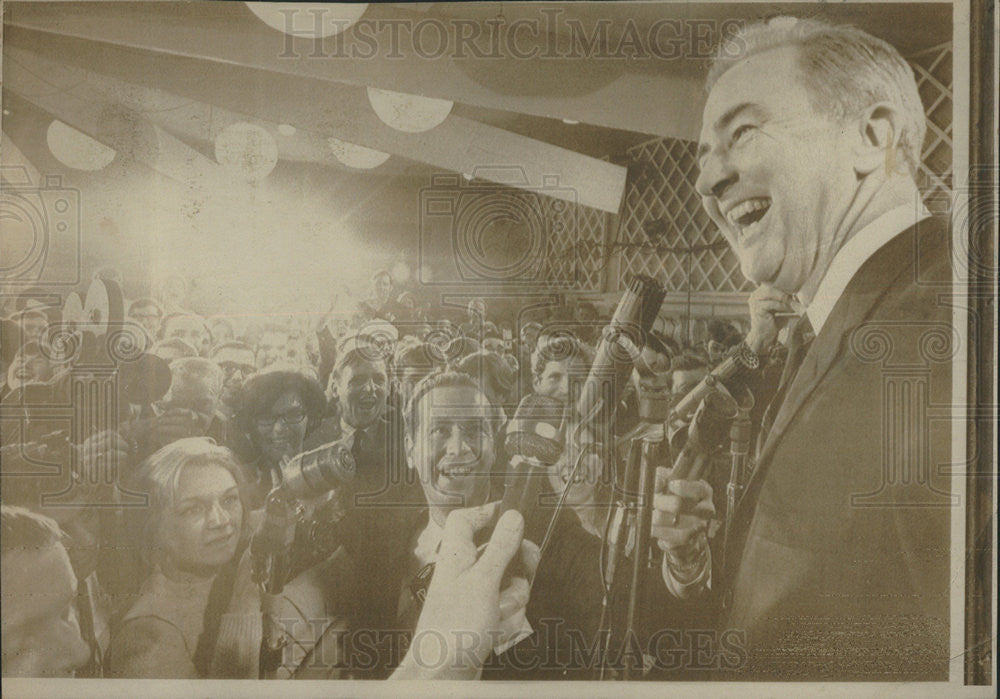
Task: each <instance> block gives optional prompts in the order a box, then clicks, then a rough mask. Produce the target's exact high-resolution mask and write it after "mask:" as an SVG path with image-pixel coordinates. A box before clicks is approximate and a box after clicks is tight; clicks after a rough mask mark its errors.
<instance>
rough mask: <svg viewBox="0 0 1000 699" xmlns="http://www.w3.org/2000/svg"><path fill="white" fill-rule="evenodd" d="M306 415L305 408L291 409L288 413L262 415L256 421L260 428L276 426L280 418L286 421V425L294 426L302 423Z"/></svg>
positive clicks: (265, 428)
mask: <svg viewBox="0 0 1000 699" xmlns="http://www.w3.org/2000/svg"><path fill="white" fill-rule="evenodd" d="M306 417H307V415H306V412H305V411H304V410H289V411H288V412H287V413H282V414H281V415H262V416H261V417H258V418H257V419H256V420H255V421H254V422H256V424H257V428H258V429H261V430H270V429H273V428H274V426H275V425H276V424H277V422H278V420H281V421H282V422H283V423H285V426H286V427H294V426H295V425H300V424H302V421H303V420H305V419H306Z"/></svg>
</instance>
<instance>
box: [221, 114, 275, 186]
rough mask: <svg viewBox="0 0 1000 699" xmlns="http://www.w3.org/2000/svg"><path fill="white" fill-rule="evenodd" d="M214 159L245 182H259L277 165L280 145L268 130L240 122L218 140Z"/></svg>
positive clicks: (231, 126)
mask: <svg viewBox="0 0 1000 699" xmlns="http://www.w3.org/2000/svg"><path fill="white" fill-rule="evenodd" d="M215 159H216V161H218V163H219V165H222V166H223V167H225V168H227V169H229V170H232V171H234V172H236V173H238V174H239V175H240V176H241V177H243V178H244V179H246V180H248V181H250V182H257V181H259V180H262V179H264V178H265V177H267V176H268V175H269V174H270V172H271V170H273V169H274V166H275V165H277V164H278V144H277V143H276V142H275V140H274V137H273V136H272V135H271V134H270V133H268V131H267V130H266V129H264V128H262V127H260V126H257V125H255V124H248V123H246V122H242V121H241V122H237V123H235V124H230V125H229V126H227V127H226V128H224V129H223V130H222V131H220V132H219V135H218V136H216V137H215Z"/></svg>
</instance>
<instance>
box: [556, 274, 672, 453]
mask: <svg viewBox="0 0 1000 699" xmlns="http://www.w3.org/2000/svg"><path fill="white" fill-rule="evenodd" d="M665 297H666V290H665V289H664V288H663V286H662V285H661V284H660V283H659V282H657V281H656V280H655V279H653V278H652V277H647V276H644V275H636V276H633V277H631V278H630V279H629V281H628V284H627V286H626V289H625V292H624V293H623V294H622V297H621V299H620V300H619V301H618V306H617V307H616V308H615V312H614V314H613V315H612V317H611V321H610V322H609V323H608V326H607V327H606V328H605V329H604V333H603V337H602V338H601V342H600V344H599V345H598V347H597V353H596V356H595V357H594V363H593V364H592V365H591V368H590V373H589V374H588V375H587V379H586V381H585V383H584V384H583V387H582V389H581V391H580V397H579V399H578V400H577V402H576V405H575V406H574V407H573V409H572V410H571V411H570V420H571V423H572V429H571V430H567V431H566V437H567V443H568V444H573V445H574V446H580V445H581V444H585V443H587V442H588V441H593V442H596V443H599V444H605V445H611V443H612V439H611V437H612V435H611V430H612V429H613V427H614V413H615V410H616V409H617V407H618V401H619V400H620V399H621V393H622V390H623V389H624V387H625V384H626V382H627V381H628V378H629V375H630V374H631V373H632V368H633V362H634V360H635V358H636V357H637V356H638V355H639V353H640V352H641V351H642V348H643V347H644V346H645V343H646V335H647V334H648V333H649V331H650V330H651V329H652V327H653V321H655V320H656V316H657V314H658V313H659V312H660V306H661V305H662V304H663V299H664V298H665Z"/></svg>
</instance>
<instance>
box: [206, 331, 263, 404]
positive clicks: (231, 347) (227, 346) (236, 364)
mask: <svg viewBox="0 0 1000 699" xmlns="http://www.w3.org/2000/svg"><path fill="white" fill-rule="evenodd" d="M212 361H214V362H215V363H216V364H217V365H218V367H219V368H220V369H222V374H223V383H222V396H221V400H222V405H221V406H220V407H221V408H222V409H223V411H224V412H226V413H227V414H228V416H229V417H232V416H233V414H234V413H235V411H236V408H237V403H238V401H239V393H240V389H241V388H242V387H243V382H244V381H245V380H246V378H247V377H248V376H250V375H251V374H253V373H254V372H255V371H256V370H257V369H256V366H255V364H254V353H253V349H252V348H251V347H250V346H249V345H246V344H244V343H242V342H236V341H233V342H224V343H223V344H221V345H216V346H215V349H213V350H212Z"/></svg>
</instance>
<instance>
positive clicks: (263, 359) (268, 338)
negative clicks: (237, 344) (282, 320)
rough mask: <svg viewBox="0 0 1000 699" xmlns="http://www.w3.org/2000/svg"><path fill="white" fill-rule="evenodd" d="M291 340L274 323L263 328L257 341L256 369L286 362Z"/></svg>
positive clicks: (287, 333)
mask: <svg viewBox="0 0 1000 699" xmlns="http://www.w3.org/2000/svg"><path fill="white" fill-rule="evenodd" d="M291 340H292V338H291V334H290V333H289V332H288V330H287V329H286V328H284V327H283V326H281V325H278V324H276V323H271V324H268V325H266V326H264V328H263V329H262V330H261V333H260V339H259V340H258V341H257V353H256V364H257V369H266V368H267V367H269V366H271V365H272V364H274V363H275V362H283V361H286V359H287V354H288V350H289V347H290V345H291Z"/></svg>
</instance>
